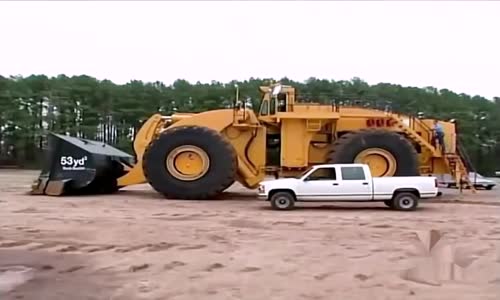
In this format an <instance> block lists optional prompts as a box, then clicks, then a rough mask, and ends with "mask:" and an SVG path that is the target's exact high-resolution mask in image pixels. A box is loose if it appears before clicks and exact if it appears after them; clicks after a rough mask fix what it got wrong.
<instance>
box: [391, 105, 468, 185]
mask: <svg viewBox="0 0 500 300" xmlns="http://www.w3.org/2000/svg"><path fill="white" fill-rule="evenodd" d="M389 115H390V116H391V118H392V120H393V122H394V126H395V127H396V128H398V129H400V130H401V131H403V132H404V133H405V134H406V135H407V136H408V137H410V138H411V139H412V140H414V141H415V142H416V143H417V144H418V145H420V147H421V148H422V149H427V150H428V151H429V152H430V153H431V155H432V157H433V158H444V162H445V164H446V166H447V167H448V170H450V174H451V176H452V177H453V178H454V179H455V182H457V183H458V184H457V186H458V187H459V189H460V192H462V188H463V185H464V184H465V185H467V186H469V188H470V189H471V191H472V193H476V189H475V188H474V184H473V183H472V182H471V181H470V179H469V169H471V167H470V166H471V162H470V160H469V158H468V157H467V155H466V152H465V150H464V149H463V148H462V146H461V145H460V143H459V142H458V139H457V142H456V143H457V147H456V153H453V152H452V153H443V152H442V151H441V149H440V147H436V146H434V145H433V144H432V143H431V141H429V140H427V139H425V138H423V137H422V136H421V135H419V134H418V133H417V132H416V131H415V124H418V125H419V127H421V128H424V129H425V130H426V131H427V133H428V136H433V133H432V129H431V128H430V127H429V126H427V125H426V124H425V123H424V122H423V121H422V120H420V119H419V118H416V117H414V116H410V119H409V126H408V125H406V124H405V123H404V122H403V120H402V119H401V118H400V117H399V116H398V115H396V114H392V113H389ZM466 162H467V164H468V166H466V165H465V163H466Z"/></svg>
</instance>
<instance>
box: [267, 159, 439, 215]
mask: <svg viewBox="0 0 500 300" xmlns="http://www.w3.org/2000/svg"><path fill="white" fill-rule="evenodd" d="M440 194H441V193H440V192H439V190H438V184H437V178H436V177H430V176H429V177H427V176H411V177H409V176H408V177H372V176H371V172H370V169H369V167H368V165H366V164H323V165H315V166H312V167H310V168H309V169H307V170H306V171H304V172H303V173H302V174H301V175H300V176H298V177H297V178H282V179H276V180H271V181H264V182H262V183H261V184H260V186H259V198H261V199H265V200H267V201H269V202H270V203H271V206H272V207H273V208H274V209H278V210H289V209H292V208H294V206H295V202H300V201H304V202H305V201H308V202H309V201H322V202H323V201H359V202H361V201H384V203H385V204H386V205H387V206H389V207H390V208H393V209H396V210H403V211H411V210H415V209H416V208H417V206H418V201H419V200H420V199H424V198H432V197H436V196H439V195H440Z"/></svg>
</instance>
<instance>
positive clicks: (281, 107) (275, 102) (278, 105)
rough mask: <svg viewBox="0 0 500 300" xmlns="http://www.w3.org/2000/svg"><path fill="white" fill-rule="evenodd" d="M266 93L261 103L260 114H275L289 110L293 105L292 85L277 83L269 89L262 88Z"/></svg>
mask: <svg viewBox="0 0 500 300" xmlns="http://www.w3.org/2000/svg"><path fill="white" fill-rule="evenodd" d="M261 91H264V92H265V94H264V96H263V97H262V103H261V105H260V110H259V115H260V116H273V115H275V114H276V113H277V112H287V111H289V108H290V107H291V105H292V102H293V100H292V99H293V95H294V91H293V88H292V87H288V86H282V85H276V86H274V87H273V88H272V89H271V88H269V89H268V90H267V91H266V90H264V89H263V88H261Z"/></svg>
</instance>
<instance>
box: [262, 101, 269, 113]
mask: <svg viewBox="0 0 500 300" xmlns="http://www.w3.org/2000/svg"><path fill="white" fill-rule="evenodd" d="M268 114H269V101H267V100H264V101H262V105H261V106H260V115H261V116H267V115H268Z"/></svg>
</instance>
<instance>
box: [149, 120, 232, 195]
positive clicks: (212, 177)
mask: <svg viewBox="0 0 500 300" xmlns="http://www.w3.org/2000/svg"><path fill="white" fill-rule="evenodd" d="M185 145H189V146H195V147H198V148H200V149H201V150H203V151H204V152H205V154H206V155H207V156H208V159H209V167H208V170H207V171H206V173H205V174H204V175H203V176H202V177H200V178H198V179H195V180H190V181H189V180H182V179H179V178H177V177H176V176H174V175H173V174H172V173H171V172H170V171H169V170H168V168H167V166H166V159H167V157H168V155H169V153H170V152H171V151H173V150H174V149H176V148H177V147H179V146H185ZM237 163H238V161H237V156H236V152H235V150H234V148H233V147H232V145H231V144H230V143H229V142H227V141H226V140H225V139H224V138H223V136H222V135H220V134H219V133H218V132H217V131H215V130H212V129H210V128H207V127H201V126H181V127H175V128H172V129H168V130H166V131H164V132H163V133H162V134H160V135H159V137H158V138H157V139H156V140H154V141H153V142H152V143H151V144H150V145H149V147H148V148H147V149H146V151H145V153H144V157H143V170H144V174H145V176H146V178H147V180H148V182H149V184H150V185H151V186H152V187H153V188H154V189H155V190H156V191H158V192H159V193H162V194H163V195H165V197H167V198H170V199H200V200H204V199H210V198H213V197H215V196H217V195H218V194H219V193H221V192H222V191H223V190H225V189H226V188H227V187H229V186H230V185H231V184H232V183H233V182H234V179H235V177H236V172H237V168H238V166H237Z"/></svg>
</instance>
